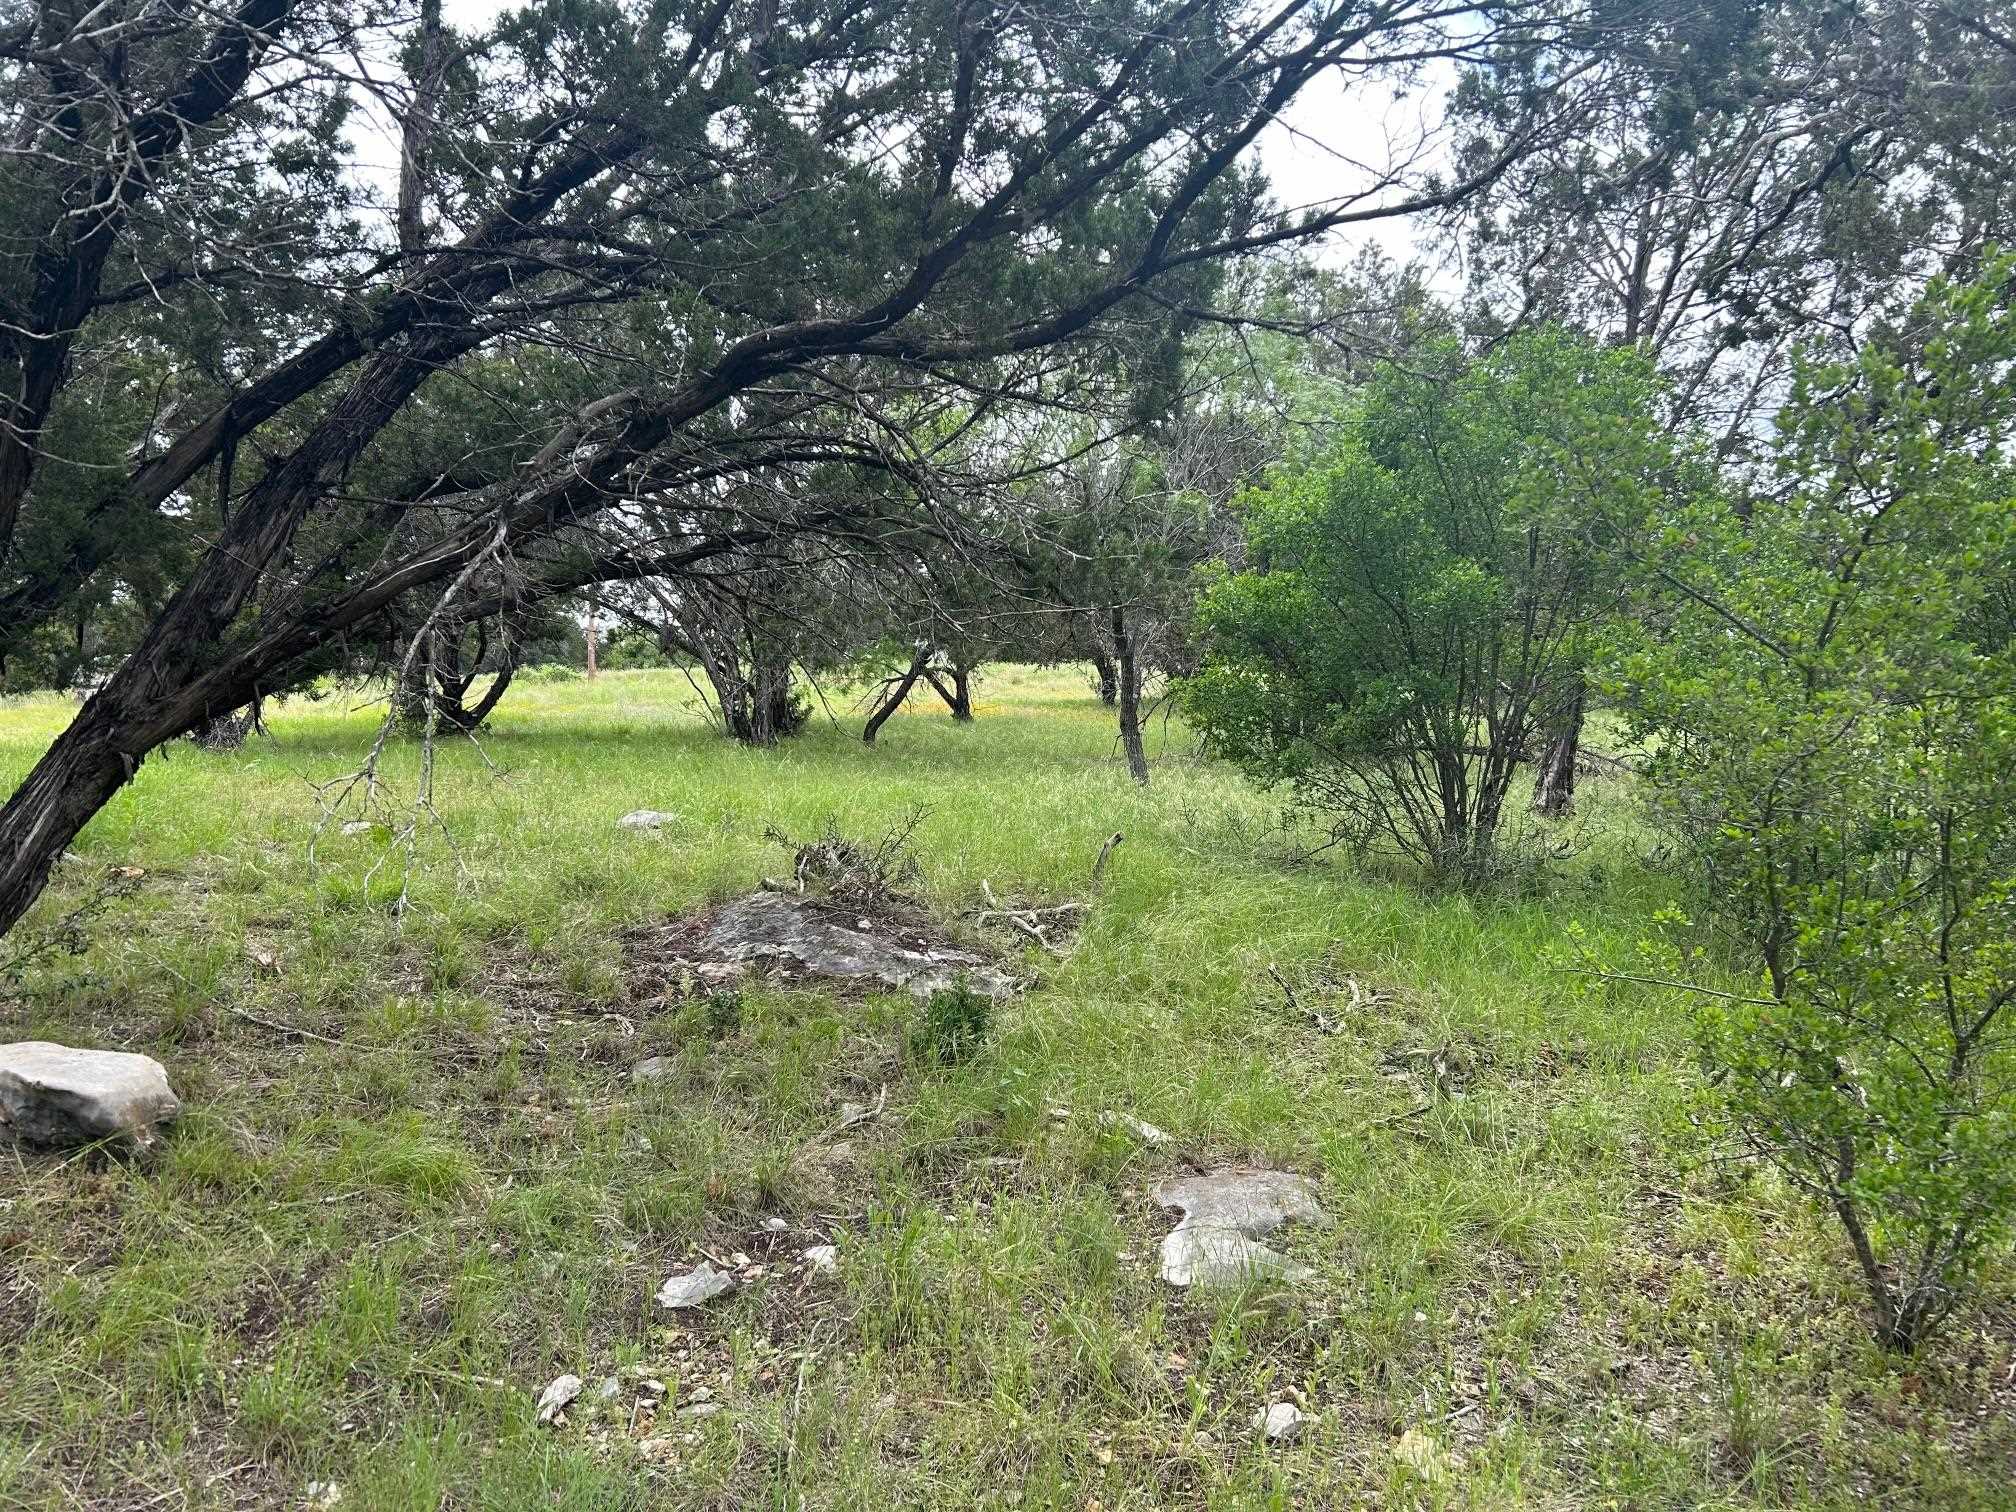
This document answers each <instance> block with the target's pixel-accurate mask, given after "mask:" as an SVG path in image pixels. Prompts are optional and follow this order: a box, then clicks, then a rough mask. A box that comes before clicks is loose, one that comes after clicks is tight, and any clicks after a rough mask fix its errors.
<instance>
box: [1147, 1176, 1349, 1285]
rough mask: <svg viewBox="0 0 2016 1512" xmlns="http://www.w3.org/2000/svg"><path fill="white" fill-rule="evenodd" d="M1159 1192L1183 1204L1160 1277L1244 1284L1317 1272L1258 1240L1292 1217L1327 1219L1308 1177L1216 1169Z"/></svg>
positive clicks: (1162, 1199)
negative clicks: (1263, 1278) (1180, 1220)
mask: <svg viewBox="0 0 2016 1512" xmlns="http://www.w3.org/2000/svg"><path fill="white" fill-rule="evenodd" d="M1154 1197H1155V1200H1156V1201H1157V1202H1159V1203H1161V1204H1162V1205H1163V1206H1164V1207H1173V1208H1181V1209H1182V1210H1183V1221H1182V1222H1180V1223H1178V1224H1177V1225H1176V1228H1175V1230H1174V1231H1173V1232H1172V1233H1171V1234H1170V1235H1169V1236H1168V1238H1166V1239H1164V1240H1163V1241H1162V1279H1163V1280H1164V1281H1167V1282H1168V1283H1169V1284H1170V1285H1171V1286H1197V1285H1203V1286H1238V1285H1241V1284H1243V1283H1245V1282H1247V1281H1251V1280H1254V1279H1256V1278H1260V1277H1278V1278H1279V1279H1281V1280H1284V1281H1306V1280H1308V1279H1309V1277H1310V1276H1311V1275H1313V1274H1314V1272H1312V1271H1311V1270H1310V1269H1309V1268H1308V1267H1307V1266H1306V1265H1297V1264H1296V1263H1295V1262H1294V1261H1292V1260H1290V1259H1289V1258H1288V1257H1287V1256H1286V1255H1282V1254H1279V1253H1277V1252H1276V1251H1274V1250H1271V1249H1269V1248H1267V1246H1266V1245H1264V1244H1261V1243H1259V1242H1258V1241H1259V1240H1260V1239H1262V1238H1264V1237H1266V1236H1267V1235H1268V1234H1271V1233H1272V1232H1274V1230H1275V1229H1277V1228H1279V1227H1280V1226H1281V1225H1282V1224H1283V1223H1286V1222H1287V1221H1288V1220H1290V1219H1291V1218H1292V1219H1301V1220H1303V1221H1305V1222H1310V1223H1321V1222H1324V1221H1325V1215H1324V1212H1323V1209H1322V1208H1321V1207H1320V1206H1319V1205H1318V1204H1317V1201H1316V1188H1315V1186H1314V1184H1313V1183H1311V1182H1310V1180H1309V1178H1308V1177H1306V1176H1297V1175H1295V1174H1294V1173H1292V1172H1289V1171H1213V1172H1210V1173H1208V1174H1206V1175H1202V1176H1190V1177H1186V1178H1184V1179H1183V1180H1181V1181H1171V1182H1166V1183H1164V1184H1163V1185H1162V1186H1160V1187H1158V1188H1156V1190H1155V1193H1154Z"/></svg>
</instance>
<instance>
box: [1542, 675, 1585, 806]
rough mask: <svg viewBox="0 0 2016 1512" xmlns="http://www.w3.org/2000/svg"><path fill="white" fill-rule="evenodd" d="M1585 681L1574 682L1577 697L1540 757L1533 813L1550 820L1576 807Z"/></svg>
mask: <svg viewBox="0 0 2016 1512" xmlns="http://www.w3.org/2000/svg"><path fill="white" fill-rule="evenodd" d="M1584 692H1585V690H1584V688H1583V685H1582V679H1581V677H1580V676H1577V677H1576V679H1575V696H1574V697H1573V698H1571V699H1569V700H1568V704H1567V707H1566V708H1565V709H1563V710H1562V713H1561V720H1560V723H1559V724H1557V725H1556V726H1555V728H1554V729H1553V731H1552V732H1551V733H1550V734H1549V737H1548V740H1547V750H1546V753H1545V754H1544V755H1543V756H1542V757H1541V758H1540V774H1539V776H1538V777H1536V778H1535V779H1534V782H1533V811H1534V812H1535V813H1538V814H1544V815H1545V816H1546V817H1547V818H1549V819H1559V818H1562V817H1564V816H1565V815H1566V814H1567V813H1568V811H1569V810H1570V809H1571V808H1573V807H1574V805H1575V763H1576V762H1577V761H1578V760H1579V759H1580V758H1581V755H1582V713H1583V709H1582V704H1583V695H1584Z"/></svg>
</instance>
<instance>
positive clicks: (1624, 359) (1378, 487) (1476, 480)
mask: <svg viewBox="0 0 2016 1512" xmlns="http://www.w3.org/2000/svg"><path fill="white" fill-rule="evenodd" d="M1431 358H1432V360H1434V361H1435V362H1436V363H1437V364H1438V365H1439V366H1440V368H1441V369H1442V371H1441V372H1439V373H1431V374H1423V373H1418V372H1415V371H1411V370H1406V369H1402V368H1400V367H1398V366H1388V367H1385V368H1382V369H1381V370H1380V371H1379V373H1378V374H1377V375H1376V377H1375V378H1374V379H1373V380H1372V382H1371V383H1370V384H1369V385H1368V386H1367V388H1366V389H1365V391H1364V392H1363V394H1362V395H1361V396H1360V398H1359V399H1358V401H1357V402H1356V404H1355V405H1354V407H1353V408H1352V410H1351V411H1350V412H1349V413H1348V414H1347V415H1346V416H1345V417H1344V419H1343V421H1342V423H1341V424H1340V425H1339V426H1338V427H1337V429H1336V432H1335V439H1334V442H1333V444H1332V445H1331V446H1330V447H1329V449H1328V450H1327V452H1325V453H1324V454H1322V455H1321V456H1319V457H1318V458H1316V459H1314V460H1312V461H1311V462H1310V463H1309V464H1307V465H1305V466H1302V467H1299V468H1297V469H1296V470H1294V471H1291V472H1289V473H1287V474H1285V475H1284V476H1282V477H1280V478H1278V479H1277V480H1276V481H1274V483H1273V484H1272V485H1271V486H1269V487H1267V488H1265V489H1263V490H1261V491H1259V492H1258V493H1256V494H1254V495H1253V496H1251V497H1250V498H1248V499H1247V500H1246V503H1245V511H1246V527H1247V544H1248V550H1249V552H1250V554H1251V557H1252V561H1253V566H1252V567H1251V569H1250V570H1248V571H1244V572H1239V573H1234V574H1229V575H1225V576H1222V577H1221V578H1220V579H1219V580H1218V581H1217V582H1215V583H1214V584H1213V585H1212V586H1211V588H1210V590H1209V591H1208V592H1207V593H1206V595H1205V597H1204V599H1203V602H1202V605H1201V608H1200V612H1199V620H1200V625H1201V628H1202V631H1203V634H1204V635H1205V637H1206V641H1207V645H1208V655H1207V659H1206V661H1205V664H1204V666H1203V668H1202V669H1201V671H1200V672H1199V673H1198V675H1197V676H1195V677H1194V678H1192V679H1190V680H1188V681H1187V682H1186V683H1185V684H1184V685H1183V689H1182V697H1183V703H1184V708H1185V710H1186V712H1187V713H1188V714H1189V716H1190V717H1191V719H1192V720H1193V721H1194V722H1195V723H1196V724H1197V725H1198V726H1199V727H1200V728H1201V729H1202V730H1203V732H1204V734H1205V736H1206V738H1207V740H1208V741H1209V743H1210V745H1211V747H1212V749H1213V750H1214V751H1216V752H1218V753H1221V754H1223V755H1226V756H1229V757H1231V758H1232V759H1233V760H1235V761H1237V762H1238V763H1239V764H1240V765H1241V766H1242V767H1244V768H1245V769H1246V771H1247V772H1248V773H1249V774H1251V775H1252V776H1254V777H1255V778H1257V779H1259V780H1260V781H1262V782H1265V783H1270V784H1272V783H1286V784H1288V785H1289V786H1290V787H1292V789H1293V790H1294V793H1295V796H1296V798H1297V800H1298V801H1299V802H1300V803H1302V804H1305V805H1307V806H1309V807H1311V808H1314V809H1317V810H1319V811H1322V812H1324V813H1326V814H1327V815H1329V816H1331V818H1332V819H1333V820H1334V821H1335V823H1336V825H1337V829H1338V833H1339V835H1340V837H1341V838H1347V839H1349V840H1351V841H1352V842H1354V843H1355V844H1356V845H1357V846H1358V847H1359V848H1361V849H1363V848H1366V847H1370V846H1375V845H1382V844H1383V845H1391V846H1396V847H1397V848H1398V849H1399V850H1401V851H1402V852H1404V853H1405V854H1407V855H1408V856H1411V857H1412V858H1413V859H1415V860H1417V861H1419V862H1421V863H1423V864H1424V865H1426V866H1427V867H1428V868H1430V869H1431V870H1432V871H1434V872H1436V873H1438V874H1440V875H1443V876H1446V877H1452V878H1458V879H1462V878H1475V877H1478V876H1480V875H1483V874H1486V873H1487V872H1488V871H1489V870H1490V862H1491V861H1492V859H1493V850H1494V846H1495V844H1496V841H1497V837H1498V832H1499V827H1500V823H1501V820H1502V818H1503V816H1504V811H1505V805H1506V801H1507V798H1508V795H1509V793H1510V789H1511V786H1512V782H1513V778H1514V775H1515V771H1516V767H1517V765H1518V763H1519V761H1520V760H1521V759H1522V758H1523V757H1524V756H1525V755H1526V753H1527V752H1528V751H1529V749H1530V748H1531V746H1532V744H1533V742H1534V740H1535V738H1536V737H1537V735H1538V733H1539V731H1540V730H1541V729H1542V727H1543V726H1544V725H1545V724H1546V722H1547V721H1548V720H1549V719H1550V718H1551V717H1553V716H1554V715H1556V714H1557V713H1558V711H1559V709H1560V707H1561V706H1562V704H1563V703H1564V701H1565V700H1566V699H1568V698H1570V697H1572V696H1573V688H1574V684H1575V676H1576V673H1577V672H1578V670H1579V667H1580V665H1581V658H1582V656H1583V654H1584V648H1585V645H1586V643H1587V640H1588V637H1589V635H1590V632H1591V629H1592V627H1593V624H1594V622H1595V620H1596V618H1597V616H1598V615H1599V613H1600V612H1601V611H1602V610H1603V609H1604V607H1605V606H1606V605H1607V604H1608V602H1609V599H1608V596H1607V594H1606V592H1605V588H1604V584H1603V582H1602V581H1601V578H1600V576H1599V574H1598V573H1597V571H1596V570H1595V563H1594V559H1593V557H1592V555H1591V553H1590V552H1589V550H1588V549H1587V547H1586V545H1585V541H1584V538H1583V535H1582V533H1581V531H1580V528H1579V521H1578V519H1577V515H1576V509H1577V505H1578V503H1580V502H1584V501H1589V500H1596V501H1601V502H1602V503H1603V506H1604V507H1606V508H1611V507H1616V505H1617V504H1618V503H1619V501H1622V500H1630V499H1634V498H1636V497H1637V496H1638V495H1639V493H1640V491H1641V490H1642V489H1644V487H1645V486H1646V484H1645V480H1646V479H1647V478H1648V477H1649V476H1652V475H1654V474H1655V473H1656V472H1657V471H1658V470H1659V469H1661V468H1662V467H1664V466H1666V465H1667V464H1668V459H1667V457H1666V456H1665V452H1664V448H1663V444H1662V442H1661V439H1660V437H1659V435H1658V432H1657V430H1656V428H1655V427H1654V425H1653V422H1652V420H1651V419H1650V411H1651V399H1652V385H1651V381H1650V379H1649V377H1648V375H1647V373H1646V370H1645V368H1644V365H1643V364H1642V363H1641V362H1640V361H1639V360H1638V359H1637V358H1636V357H1635V356H1634V355H1633V354H1631V353H1628V352H1615V351H1613V352H1598V351H1596V350H1594V349H1592V348H1590V347H1587V346H1585V345H1582V344H1581V343H1579V342H1577V341H1575V340H1573V339H1572V338H1570V337H1567V336H1565V335H1562V334H1560V333H1558V332H1541V333H1538V334H1536V335H1533V336H1531V337H1528V338H1525V339H1522V340H1520V341H1517V342H1512V343H1508V344H1507V345H1506V346H1504V347H1502V348H1501V349H1500V350H1499V351H1498V352H1497V353H1496V354H1495V355H1493V356H1492V357H1491V358H1489V359H1488V360H1486V361H1483V362H1480V363H1476V364H1474V365H1469V366H1465V365H1463V364H1462V363H1461V362H1460V361H1459V360H1458V358H1457V357H1456V355H1455V354H1454V353H1453V352H1451V351H1450V350H1448V349H1447V348H1442V349H1439V350H1438V351H1436V352H1434V353H1432V354H1431Z"/></svg>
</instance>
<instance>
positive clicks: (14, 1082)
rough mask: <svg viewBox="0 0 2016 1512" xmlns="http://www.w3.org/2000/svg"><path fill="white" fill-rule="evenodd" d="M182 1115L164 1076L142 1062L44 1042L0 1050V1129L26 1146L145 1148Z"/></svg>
mask: <svg viewBox="0 0 2016 1512" xmlns="http://www.w3.org/2000/svg"><path fill="white" fill-rule="evenodd" d="M181 1108H182V1103H181V1100H180V1099H178V1098H177V1097H176V1096H175V1093H174V1090H173V1089H172V1088H171V1087H170V1086H169V1085H168V1072H167V1071H166V1070H165V1069H164V1068H163V1067H162V1065H161V1063H160V1062H159V1061H157V1060H154V1059H152V1058H150V1057H148V1056H145V1055H129V1054H127V1053H126V1052H124V1051H122V1050H76V1049H73V1048H71V1047H70V1046H69V1045H57V1044H52V1043H50V1042H49V1041H48V1040H22V1041H20V1042H19V1043H17V1044H12V1045H0V1129H7V1130H11V1131H12V1133H13V1134H14V1137H15V1138H17V1139H20V1140H23V1141H25V1142H26V1143H28V1144H38V1145H78V1144H90V1143H92V1142H94V1141H96V1140H100V1139H112V1138H116V1137H124V1138H128V1139H131V1140H133V1141H134V1142H135V1143H138V1144H147V1143H148V1142H150V1141H151V1140H152V1139H153V1137H154V1130H155V1127H156V1126H157V1125H159V1124H164V1123H166V1122H168V1121H169V1120H170V1119H171V1118H173V1117H174V1116H175V1115H176V1114H177V1113H178V1112H180V1111H181Z"/></svg>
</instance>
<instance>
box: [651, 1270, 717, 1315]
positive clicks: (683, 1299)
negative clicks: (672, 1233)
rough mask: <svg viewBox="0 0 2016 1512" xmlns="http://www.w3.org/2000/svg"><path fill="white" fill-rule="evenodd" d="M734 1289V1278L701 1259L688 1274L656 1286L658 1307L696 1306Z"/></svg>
mask: <svg viewBox="0 0 2016 1512" xmlns="http://www.w3.org/2000/svg"><path fill="white" fill-rule="evenodd" d="M734 1289H735V1278H734V1277H733V1276H731V1275H729V1274H728V1273H727V1272H726V1271H717V1270H716V1269H714V1267H713V1266H711V1265H709V1264H708V1263H707V1262H706V1261H705V1260H702V1261H701V1262H700V1263H699V1264H698V1265H697V1266H695V1267H694V1268H693V1271H692V1273H691V1274H689V1275H684V1276H673V1277H672V1278H671V1279H670V1280H668V1281H666V1283H665V1284H664V1285H663V1286H661V1287H659V1288H658V1305H659V1306H660V1307H680V1308H684V1307H698V1306H699V1305H700V1304H701V1303H702V1302H705V1301H708V1300H709V1299H711V1298H714V1297H718V1296H720V1295H721V1294H722V1293H723V1292H727V1291H733V1290H734Z"/></svg>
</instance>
